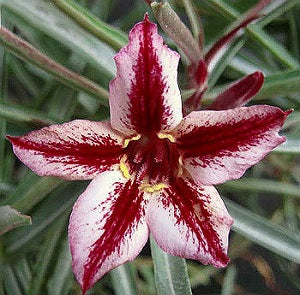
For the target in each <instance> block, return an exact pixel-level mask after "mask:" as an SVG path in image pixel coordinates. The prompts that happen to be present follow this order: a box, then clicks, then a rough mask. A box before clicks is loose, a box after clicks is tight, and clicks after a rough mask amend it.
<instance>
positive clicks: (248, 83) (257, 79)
mask: <svg viewBox="0 0 300 295" xmlns="http://www.w3.org/2000/svg"><path fill="white" fill-rule="evenodd" d="M263 83H264V75H263V73H261V72H255V73H253V74H251V75H248V76H246V77H244V78H242V79H240V80H239V81H237V82H234V83H233V84H231V85H230V86H229V87H228V88H227V89H226V90H225V91H223V92H222V93H221V94H219V95H218V96H217V97H216V99H215V100H214V102H213V103H212V104H211V105H210V106H209V107H208V109H209V110H227V109H233V108H236V107H241V106H243V105H245V104H246V103H247V102H249V101H250V100H251V99H252V97H254V96H255V95H256V94H257V93H258V92H259V90H260V89H261V87H262V86H263Z"/></svg>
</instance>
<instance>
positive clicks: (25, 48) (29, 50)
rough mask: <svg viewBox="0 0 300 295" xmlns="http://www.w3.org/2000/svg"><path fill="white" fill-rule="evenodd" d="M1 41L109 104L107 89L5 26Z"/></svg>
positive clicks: (74, 86) (55, 74) (68, 84)
mask: <svg viewBox="0 0 300 295" xmlns="http://www.w3.org/2000/svg"><path fill="white" fill-rule="evenodd" d="M0 42H1V43H2V44H3V45H4V46H5V47H6V48H7V49H9V50H10V51H11V52H12V53H14V54H15V55H17V56H18V57H20V58H22V59H24V60H25V61H27V62H30V63H32V64H34V65H36V66H37V67H39V68H40V69H42V70H44V71H46V72H47V73H49V74H51V75H53V76H54V77H55V78H56V79H57V80H59V81H61V82H63V83H64V84H66V85H67V86H70V87H72V88H73V89H75V90H81V91H84V92H86V93H88V94H90V95H92V96H94V97H96V98H98V100H99V101H100V103H102V104H103V105H105V106H108V92H107V90H105V89H104V88H102V87H100V86H98V85H96V84H95V83H94V82H92V81H90V80H88V79H86V78H84V77H82V76H80V75H78V74H77V73H75V72H72V71H70V70H69V69H67V68H65V67H64V66H62V65H60V64H58V63H57V62H55V61H54V60H52V59H51V58H49V57H47V56H46V55H44V54H43V53H41V52H40V51H39V50H37V49H36V48H34V47H33V46H32V45H30V44H29V43H27V42H26V41H24V40H22V39H21V38H19V37H17V36H16V35H15V34H13V33H12V32H11V31H9V30H8V29H6V28H4V27H1V28H0Z"/></svg>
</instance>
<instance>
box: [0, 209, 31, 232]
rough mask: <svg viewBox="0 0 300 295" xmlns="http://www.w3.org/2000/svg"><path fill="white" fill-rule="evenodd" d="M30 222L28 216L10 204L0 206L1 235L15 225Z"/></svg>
mask: <svg viewBox="0 0 300 295" xmlns="http://www.w3.org/2000/svg"><path fill="white" fill-rule="evenodd" d="M30 224H31V217H30V216H27V215H23V214H21V213H19V212H18V211H17V210H15V209H14V208H12V207H10V206H1V207H0V235H3V234H4V233H6V232H8V231H10V230H12V229H14V228H16V227H20V226H24V225H30Z"/></svg>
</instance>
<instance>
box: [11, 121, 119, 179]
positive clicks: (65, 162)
mask: <svg viewBox="0 0 300 295" xmlns="http://www.w3.org/2000/svg"><path fill="white" fill-rule="evenodd" d="M7 138H8V139H9V140H10V142H11V143H12V144H13V149H14V153H15V154H16V156H17V157H18V158H19V159H20V160H21V161H22V162H23V163H24V164H25V165H26V166H28V167H29V168H30V169H31V170H33V171H34V172H35V173H37V174H38V175H41V176H58V177H62V178H65V179H92V178H94V177H95V176H96V175H98V174H99V173H101V172H103V171H105V170H108V169H112V168H113V167H114V165H116V164H118V163H119V162H120V157H121V155H122V146H123V142H124V138H123V137H122V136H121V134H119V133H118V132H116V131H114V130H113V129H112V128H111V126H110V123H109V122H92V121H87V120H75V121H71V122H69V123H65V124H61V125H52V126H49V127H45V128H42V129H40V130H36V131H32V132H30V133H29V134H27V135H25V136H21V137H13V136H7Z"/></svg>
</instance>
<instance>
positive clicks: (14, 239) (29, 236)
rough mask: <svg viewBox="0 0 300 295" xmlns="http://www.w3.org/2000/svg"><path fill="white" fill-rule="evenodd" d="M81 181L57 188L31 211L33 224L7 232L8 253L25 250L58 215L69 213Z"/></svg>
mask: <svg viewBox="0 0 300 295" xmlns="http://www.w3.org/2000/svg"><path fill="white" fill-rule="evenodd" d="M83 187H84V186H83V183H82V182H75V183H74V182H69V183H66V184H63V185H61V186H60V187H59V188H57V189H56V190H55V191H54V192H53V193H52V194H50V195H49V197H48V198H47V199H46V200H44V201H43V202H42V203H41V204H39V206H37V208H35V209H36V210H35V211H34V212H32V219H33V221H34V222H33V224H32V226H31V228H30V230H28V229H19V230H15V231H14V232H11V233H9V234H8V235H7V236H6V238H5V246H6V250H7V252H8V253H15V252H17V251H18V252H21V251H25V250H26V248H27V247H30V246H33V245H34V244H35V243H34V241H36V240H39V239H40V237H41V233H42V232H43V231H44V230H45V229H46V228H47V227H48V226H49V225H51V224H53V223H54V222H55V221H56V220H57V219H58V218H59V217H60V216H62V215H63V214H65V213H66V212H67V213H69V212H70V211H71V208H72V205H73V204H74V201H75V200H76V198H77V197H78V196H79V195H80V193H81V192H82V191H83Z"/></svg>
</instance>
